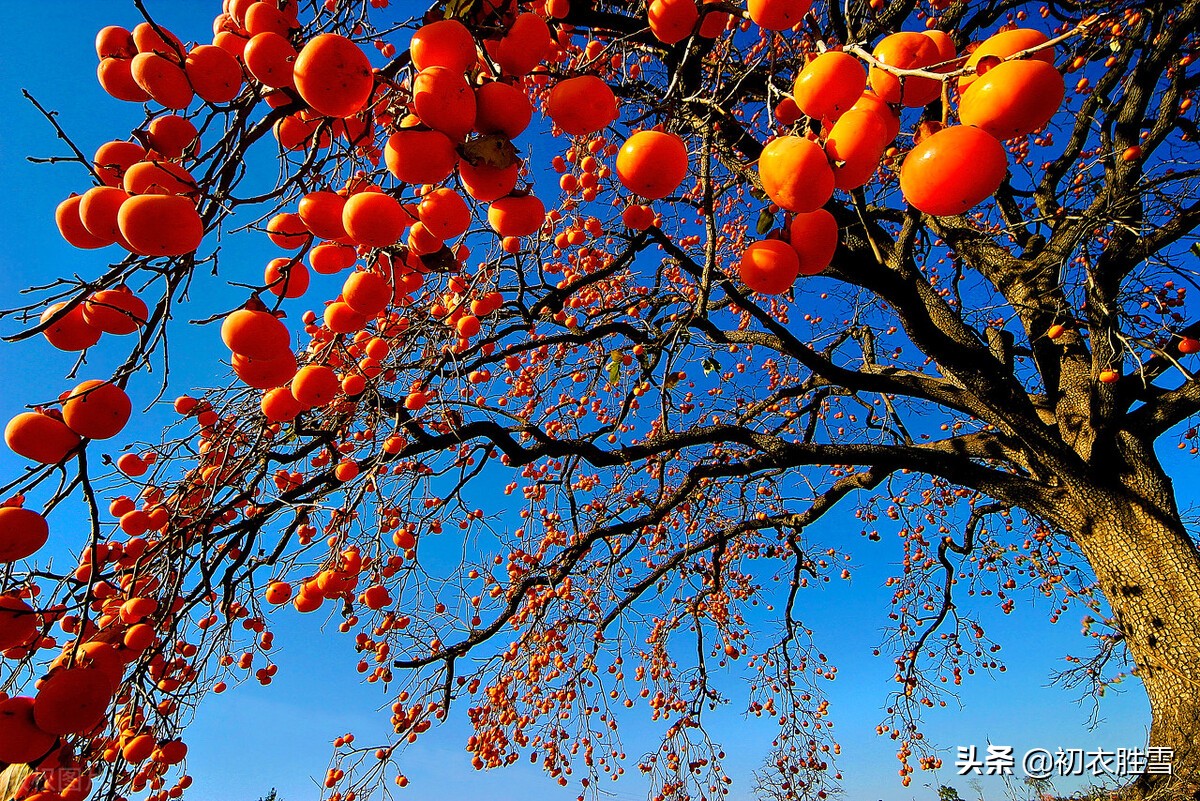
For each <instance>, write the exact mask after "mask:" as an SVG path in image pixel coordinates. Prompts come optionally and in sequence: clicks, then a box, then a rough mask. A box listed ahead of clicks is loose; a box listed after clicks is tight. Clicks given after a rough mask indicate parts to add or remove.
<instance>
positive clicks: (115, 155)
mask: <svg viewBox="0 0 1200 801" xmlns="http://www.w3.org/2000/svg"><path fill="white" fill-rule="evenodd" d="M145 157H146V148H144V147H142V145H140V144H138V143H137V142H128V141H120V140H117V141H113V142H105V143H104V144H102V145H100V147H98V148H96V155H94V156H93V157H92V165H93V166H94V167H95V168H96V172H97V174H99V176H100V180H101V181H103V182H104V184H105V186H121V182H122V181H123V180H124V177H125V171H126V170H128V169H129V168H130V167H132V166H133V165H134V164H137V163H138V162H139V161H141V160H142V159H144V158H145Z"/></svg>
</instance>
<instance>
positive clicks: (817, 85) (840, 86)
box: [792, 50, 867, 121]
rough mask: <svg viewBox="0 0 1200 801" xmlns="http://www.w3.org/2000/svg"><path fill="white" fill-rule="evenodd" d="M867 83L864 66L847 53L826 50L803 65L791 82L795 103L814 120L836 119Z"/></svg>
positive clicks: (852, 103)
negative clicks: (793, 81)
mask: <svg viewBox="0 0 1200 801" xmlns="http://www.w3.org/2000/svg"><path fill="white" fill-rule="evenodd" d="M866 86H867V70H866V68H865V67H863V65H862V62H861V61H859V60H858V59H857V58H855V57H854V56H852V55H850V54H849V53H843V52H840V51H837V50H829V51H826V52H824V53H822V54H821V55H819V56H817V57H816V58H814V59H813V60H812V61H810V62H808V64H806V65H805V67H804V69H802V70H801V71H800V74H799V75H797V76H796V81H795V83H794V84H793V85H792V97H793V98H794V100H795V102H796V106H797V107H798V108H799V109H800V110H801V111H803V112H804V113H805V114H807V115H808V116H809V117H812V118H813V119H815V120H818V121H819V120H821V119H824V118H828V119H830V120H836V119H837V118H838V117H840V116H841V115H842V114H845V113H846V112H847V111H849V110H850V108H851V106H853V105H854V104H855V103H856V102H858V99H859V98H860V97H861V96H862V93H863V89H865V88H866Z"/></svg>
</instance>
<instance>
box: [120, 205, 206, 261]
mask: <svg viewBox="0 0 1200 801" xmlns="http://www.w3.org/2000/svg"><path fill="white" fill-rule="evenodd" d="M117 225H118V226H119V227H120V229H121V234H122V235H123V236H124V237H125V241H127V242H128V243H129V245H130V247H132V248H133V250H134V251H135V252H137V253H141V254H144V255H146V256H182V255H183V254H185V253H191V252H192V251H194V250H195V249H196V248H198V247H200V243H201V241H203V239H204V222H203V221H202V220H201V219H200V213H199V212H198V211H196V206H195V205H194V204H193V203H192V201H190V200H188V199H187V198H186V197H181V196H179V195H135V196H133V197H130V198H129V199H128V200H126V201H125V202H124V203H122V204H121V209H120V211H118V212H117Z"/></svg>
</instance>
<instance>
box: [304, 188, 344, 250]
mask: <svg viewBox="0 0 1200 801" xmlns="http://www.w3.org/2000/svg"><path fill="white" fill-rule="evenodd" d="M345 207H346V198H345V196H343V195H340V194H338V193H337V192H329V191H318V192H309V193H308V194H307V195H305V196H304V197H302V198H300V205H299V208H298V213H299V215H300V220H301V221H302V222H303V223H304V227H305V228H306V229H307V230H309V231H311V232H312V233H313V235H314V236H317V237H320V238H321V239H342V238H343V237H345V236H346V229H345V227H344V226H343V225H342V212H343V211H344V210H345Z"/></svg>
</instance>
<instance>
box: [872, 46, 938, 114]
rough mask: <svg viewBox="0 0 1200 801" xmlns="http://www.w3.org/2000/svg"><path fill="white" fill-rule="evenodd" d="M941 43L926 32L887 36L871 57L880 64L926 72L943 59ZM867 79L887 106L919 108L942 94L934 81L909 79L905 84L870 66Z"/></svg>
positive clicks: (897, 77)
mask: <svg viewBox="0 0 1200 801" xmlns="http://www.w3.org/2000/svg"><path fill="white" fill-rule="evenodd" d="M938 45H939V43H938V41H936V40H935V39H934V38H933V37H930V36H926V35H925V33H924V32H922V33H916V32H913V31H900V32H899V33H893V34H891V35H890V36H885V37H884V38H883V39H882V40H880V42H879V44H877V45H876V46H875V50H874V52H872V54H871V55H872V56H874V57H875V59H876V60H877V61H879V62H880V63H881V64H887V65H888V66H891V67H897V68H899V69H923V68H925V67H929V66H932V65H934V64H937V63H939V62H940V61H942V60H943V58H942V55H943V54H942V52H941V50H940V48H939V46H938ZM868 80H869V81H870V83H871V89H872V90H873V91H874V92H875V94H877V95H879V97H880V99H882V100H883V101H884V102H887V103H900V104H901V105H904V106H909V107H920V106H924V105H926V104H928V103H931V102H933V101H934V100H936V99H937V98H938V96H939V95H940V94H941V92H942V84H941V82H940V81H938V80H936V79H934V78H921V77H916V76H911V75H910V76H906V77H905V78H904V80H903V81H901V80H900V76H898V75H895V74H893V73H891V72H888V71H887V70H885V69H883V68H881V67H871V71H870V74H869V76H868Z"/></svg>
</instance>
